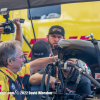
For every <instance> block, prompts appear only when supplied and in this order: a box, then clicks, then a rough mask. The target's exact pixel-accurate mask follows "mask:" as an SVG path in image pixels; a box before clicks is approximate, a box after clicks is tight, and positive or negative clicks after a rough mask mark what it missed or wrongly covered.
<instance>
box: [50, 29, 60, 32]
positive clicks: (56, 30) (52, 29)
mask: <svg viewBox="0 0 100 100" xmlns="http://www.w3.org/2000/svg"><path fill="white" fill-rule="evenodd" d="M52 31H59V32H61V29H59V28H53V29H52Z"/></svg>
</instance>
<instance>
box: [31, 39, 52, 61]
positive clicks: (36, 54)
mask: <svg viewBox="0 0 100 100" xmlns="http://www.w3.org/2000/svg"><path fill="white" fill-rule="evenodd" d="M49 54H50V45H49V44H48V43H47V42H46V41H43V40H39V41H37V42H35V43H34V44H33V47H32V56H31V60H35V59H38V58H42V57H49Z"/></svg>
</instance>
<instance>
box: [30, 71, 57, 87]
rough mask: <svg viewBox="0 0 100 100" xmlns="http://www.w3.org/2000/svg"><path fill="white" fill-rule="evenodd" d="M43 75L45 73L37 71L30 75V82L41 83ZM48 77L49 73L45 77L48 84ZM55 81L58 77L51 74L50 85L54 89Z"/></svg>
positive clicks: (32, 83) (33, 83)
mask: <svg viewBox="0 0 100 100" xmlns="http://www.w3.org/2000/svg"><path fill="white" fill-rule="evenodd" d="M42 77H43V74H39V73H36V74H34V75H32V76H31V77H30V79H29V83H30V84H31V85H40V84H41V82H42ZM47 78H48V74H47V75H46V77H45V85H47ZM55 82H56V79H55V78H54V77H52V76H50V80H49V87H50V88H53V89H54V88H55Z"/></svg>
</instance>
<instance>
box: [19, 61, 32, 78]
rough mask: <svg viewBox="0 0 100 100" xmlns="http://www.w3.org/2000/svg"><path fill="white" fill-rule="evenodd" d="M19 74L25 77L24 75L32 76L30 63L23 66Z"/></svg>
mask: <svg viewBox="0 0 100 100" xmlns="http://www.w3.org/2000/svg"><path fill="white" fill-rule="evenodd" d="M17 75H19V76H23V77H24V75H29V76H30V65H29V63H27V64H25V66H23V67H22V69H21V70H20V71H18V72H17Z"/></svg>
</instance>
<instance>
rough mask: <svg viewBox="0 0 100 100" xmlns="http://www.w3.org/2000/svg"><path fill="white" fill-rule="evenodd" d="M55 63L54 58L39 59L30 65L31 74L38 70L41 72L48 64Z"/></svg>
mask: <svg viewBox="0 0 100 100" xmlns="http://www.w3.org/2000/svg"><path fill="white" fill-rule="evenodd" d="M55 58H56V59H58V56H55ZM52 62H55V60H54V58H53V57H45V58H39V59H36V60H34V61H31V62H29V65H30V74H32V73H33V72H35V71H37V70H41V69H43V68H45V67H46V66H47V64H48V63H52Z"/></svg>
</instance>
